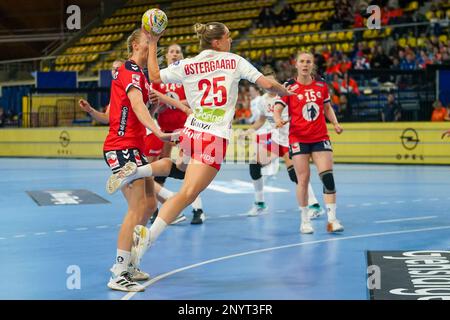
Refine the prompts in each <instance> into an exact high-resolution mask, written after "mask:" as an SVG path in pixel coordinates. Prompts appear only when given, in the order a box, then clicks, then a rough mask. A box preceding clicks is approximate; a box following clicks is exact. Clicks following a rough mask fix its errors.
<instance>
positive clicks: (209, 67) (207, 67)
mask: <svg viewBox="0 0 450 320" xmlns="http://www.w3.org/2000/svg"><path fill="white" fill-rule="evenodd" d="M232 69H236V60H235V59H220V60H213V61H203V62H195V63H188V64H186V65H185V66H184V72H185V73H186V75H187V76H188V75H190V74H199V73H208V72H213V71H215V70H232Z"/></svg>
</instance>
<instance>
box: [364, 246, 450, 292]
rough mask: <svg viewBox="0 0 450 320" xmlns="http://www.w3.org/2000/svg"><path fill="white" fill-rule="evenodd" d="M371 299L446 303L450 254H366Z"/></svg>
mask: <svg viewBox="0 0 450 320" xmlns="http://www.w3.org/2000/svg"><path fill="white" fill-rule="evenodd" d="M367 263H368V270H374V272H373V273H372V274H370V275H369V276H368V280H367V286H368V289H369V295H370V299H371V300H450V251H445V250H422V251H368V252H367Z"/></svg>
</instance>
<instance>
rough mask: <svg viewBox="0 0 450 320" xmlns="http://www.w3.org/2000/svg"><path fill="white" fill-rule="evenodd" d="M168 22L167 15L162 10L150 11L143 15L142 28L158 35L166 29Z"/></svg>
mask: <svg viewBox="0 0 450 320" xmlns="http://www.w3.org/2000/svg"><path fill="white" fill-rule="evenodd" d="M168 22H169V21H168V19H167V16H166V14H165V13H164V11H162V10H160V9H156V8H154V9H149V10H147V11H146V12H145V13H144V14H143V15H142V27H143V28H144V29H145V30H146V31H148V32H152V33H154V34H156V35H159V34H161V33H162V32H163V31H164V30H165V29H166V27H167V24H168Z"/></svg>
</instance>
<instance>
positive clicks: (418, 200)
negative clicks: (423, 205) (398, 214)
mask: <svg viewBox="0 0 450 320" xmlns="http://www.w3.org/2000/svg"><path fill="white" fill-rule="evenodd" d="M421 201H423V200H422V199H414V200H413V201H412V202H421Z"/></svg>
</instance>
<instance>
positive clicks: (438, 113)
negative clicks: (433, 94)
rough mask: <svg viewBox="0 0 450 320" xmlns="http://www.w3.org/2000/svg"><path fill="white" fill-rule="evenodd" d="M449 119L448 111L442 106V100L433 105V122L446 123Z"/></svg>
mask: <svg viewBox="0 0 450 320" xmlns="http://www.w3.org/2000/svg"><path fill="white" fill-rule="evenodd" d="M446 117H447V118H448V111H447V109H446V108H444V106H443V105H442V102H441V101H440V100H437V101H435V102H434V103H433V113H432V114H431V121H445V118H446Z"/></svg>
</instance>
